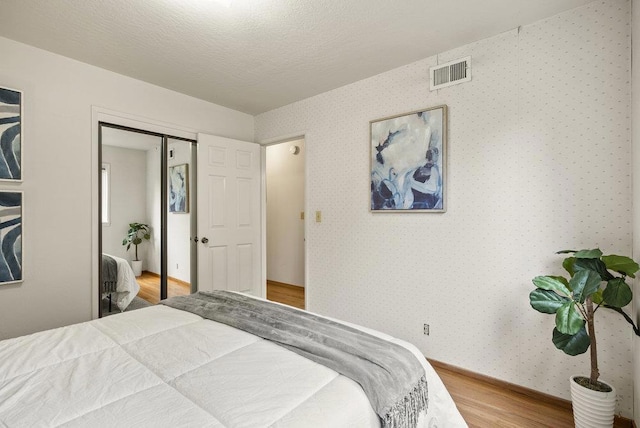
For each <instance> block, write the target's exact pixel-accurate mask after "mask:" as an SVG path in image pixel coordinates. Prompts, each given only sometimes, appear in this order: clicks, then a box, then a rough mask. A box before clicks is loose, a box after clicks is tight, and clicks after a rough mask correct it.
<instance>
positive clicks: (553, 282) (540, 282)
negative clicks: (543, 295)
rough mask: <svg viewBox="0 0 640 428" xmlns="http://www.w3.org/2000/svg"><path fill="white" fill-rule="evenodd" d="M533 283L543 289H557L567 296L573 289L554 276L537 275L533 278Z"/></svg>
mask: <svg viewBox="0 0 640 428" xmlns="http://www.w3.org/2000/svg"><path fill="white" fill-rule="evenodd" d="M533 285H535V286H536V287H538V288H542V289H543V290H551V291H556V292H558V293H560V294H564V295H565V296H571V291H569V289H568V288H567V287H566V286H565V285H564V284H563V283H562V282H561V281H558V280H557V279H556V278H554V277H552V276H536V277H535V278H533Z"/></svg>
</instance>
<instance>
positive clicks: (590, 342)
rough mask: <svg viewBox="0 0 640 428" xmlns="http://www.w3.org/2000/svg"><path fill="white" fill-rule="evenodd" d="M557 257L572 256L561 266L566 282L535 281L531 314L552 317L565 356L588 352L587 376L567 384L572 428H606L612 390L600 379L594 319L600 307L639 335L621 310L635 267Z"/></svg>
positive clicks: (591, 254)
mask: <svg viewBox="0 0 640 428" xmlns="http://www.w3.org/2000/svg"><path fill="white" fill-rule="evenodd" d="M557 254H571V255H570V256H569V257H567V258H565V259H564V261H563V263H562V266H563V267H564V269H565V270H566V271H567V272H568V273H569V276H570V278H569V279H566V278H565V277H562V276H551V275H549V276H537V277H535V278H534V279H533V284H534V285H535V286H536V289H535V290H533V291H532V292H531V293H530V294H529V301H530V303H531V306H532V307H533V309H535V310H537V311H539V312H542V313H545V314H554V315H555V328H554V329H553V336H552V341H553V343H554V345H555V346H556V348H558V349H560V350H562V351H564V352H565V353H566V354H568V355H579V354H583V353H585V352H587V350H590V357H591V373H590V375H589V376H572V377H571V380H570V385H571V399H572V402H573V415H574V421H575V423H576V427H582V426H603V427H611V426H612V425H613V418H614V412H615V400H616V391H615V388H614V387H613V386H612V385H609V384H607V383H606V382H604V381H602V380H599V377H600V371H599V369H598V351H597V342H596V331H595V314H596V313H597V312H598V310H600V309H601V308H604V309H609V310H612V311H615V312H617V313H619V314H620V315H622V317H623V318H624V319H625V320H626V321H627V322H628V323H629V324H631V327H632V328H633V331H634V333H635V334H636V335H638V336H640V331H639V330H638V327H637V326H636V325H635V324H634V322H633V320H632V319H631V317H630V316H629V315H627V314H626V313H625V312H624V310H623V309H622V308H623V307H625V306H627V305H628V304H629V303H630V302H631V299H632V291H631V287H630V286H629V284H627V282H626V279H627V277H630V278H635V273H636V272H637V271H638V270H639V269H640V266H639V265H638V264H637V263H636V262H634V261H633V260H632V259H630V258H629V257H625V256H618V255H613V254H612V255H603V254H602V251H600V249H594V250H580V251H575V250H565V251H559V252H558V253H557ZM593 423H597V425H592V424H593Z"/></svg>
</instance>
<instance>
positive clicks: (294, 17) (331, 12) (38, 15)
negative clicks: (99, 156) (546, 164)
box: [0, 0, 590, 114]
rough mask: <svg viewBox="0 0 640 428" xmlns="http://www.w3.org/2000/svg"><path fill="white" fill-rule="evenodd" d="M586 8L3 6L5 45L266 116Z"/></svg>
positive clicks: (179, 0) (369, 3)
mask: <svg viewBox="0 0 640 428" xmlns="http://www.w3.org/2000/svg"><path fill="white" fill-rule="evenodd" d="M589 1H590V0H482V1H478V0H402V1H390V0H322V1H318V0H0V36H4V37H7V38H9V39H14V40H17V41H19V42H23V43H26V44H29V45H33V46H36V47H38V48H42V49H45V50H48V51H51V52H55V53H58V54H61V55H64V56H67V57H70V58H74V59H77V60H79V61H82V62H86V63H89V64H93V65H96V66H98V67H102V68H105V69H108V70H112V71H115V72H117V73H120V74H124V75H127V76H131V77H134V78H136V79H140V80H144V81H146V82H150V83H153V84H156V85H159V86H163V87H165V88H169V89H173V90H175V91H178V92H182V93H185V94H188V95H192V96H194V97H197V98H201V99H204V100H207V101H210V102H213V103H216V104H220V105H223V106H226V107H229V108H232V109H235V110H239V111H243V112H246V113H249V114H258V113H261V112H264V111H268V110H271V109H273V108H276V107H280V106H283V105H286V104H289V103H291V102H294V101H298V100H301V99H304V98H307V97H310V96H313V95H316V94H319V93H322V92H325V91H328V90H331V89H334V88H337V87H340V86H343V85H346V84H349V83H352V82H355V81H357V80H361V79H363V78H366V77H370V76H373V75H376V74H379V73H382V72H384V71H388V70H390V69H393V68H396V67H399V66H401V65H405V64H408V63H411V62H413V61H416V60H418V59H422V58H426V57H428V56H431V55H434V54H436V53H439V52H443V51H446V50H448V49H451V48H454V47H457V46H461V45H464V44H467V43H470V42H473V41H476V40H480V39H483V38H486V37H490V36H493V35H496V34H499V33H501V32H504V31H507V30H510V29H513V28H516V27H518V26H520V25H526V24H529V23H531V22H534V21H537V20H539V19H542V18H545V17H548V16H551V15H555V14H557V13H560V12H562V11H564V10H568V9H571V8H574V7H577V6H580V5H583V4H586V3H589ZM225 3H229V6H226V5H225ZM426 78H427V77H426V76H425V79H426Z"/></svg>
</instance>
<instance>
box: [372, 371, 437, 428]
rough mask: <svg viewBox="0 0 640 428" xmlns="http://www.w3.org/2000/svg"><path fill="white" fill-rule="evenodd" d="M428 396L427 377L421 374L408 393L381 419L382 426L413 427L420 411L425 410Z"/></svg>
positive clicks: (389, 427) (395, 427)
mask: <svg viewBox="0 0 640 428" xmlns="http://www.w3.org/2000/svg"><path fill="white" fill-rule="evenodd" d="M428 405H429V396H428V389H427V379H426V377H425V376H422V378H420V380H419V381H418V384H417V385H416V386H414V387H413V389H412V390H411V392H410V393H409V395H406V396H405V397H403V398H401V399H400V401H398V402H397V403H396V404H395V405H393V406H392V407H391V408H390V409H389V410H388V411H387V413H386V415H385V416H384V418H383V419H382V426H383V427H384V428H415V427H416V426H417V425H418V419H419V417H420V412H422V411H423V410H427V406H428Z"/></svg>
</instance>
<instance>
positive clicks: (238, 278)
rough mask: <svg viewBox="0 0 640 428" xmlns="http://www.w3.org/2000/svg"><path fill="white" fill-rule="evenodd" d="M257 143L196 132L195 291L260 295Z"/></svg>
mask: <svg viewBox="0 0 640 428" xmlns="http://www.w3.org/2000/svg"><path fill="white" fill-rule="evenodd" d="M260 166H261V162H260V146H259V145H258V144H254V143H248V142H245V141H239V140H232V139H230V138H223V137H216V136H213V135H206V134H198V235H197V236H198V239H199V243H198V289H199V290H201V291H210V290H231V291H241V292H245V293H250V294H252V295H255V296H260V297H264V296H262V294H263V292H262V290H263V287H262V286H261V284H260V282H261V273H262V269H261V261H262V258H261V254H260V251H261V245H260V239H261V231H260V189H261V184H260V177H261V173H260Z"/></svg>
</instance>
